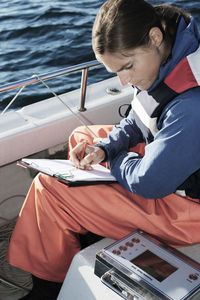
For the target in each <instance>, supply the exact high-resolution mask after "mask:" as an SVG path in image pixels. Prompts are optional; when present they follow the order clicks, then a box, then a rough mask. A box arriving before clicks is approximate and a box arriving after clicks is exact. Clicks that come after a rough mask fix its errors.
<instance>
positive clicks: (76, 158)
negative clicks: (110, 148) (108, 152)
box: [69, 142, 105, 170]
mask: <svg viewBox="0 0 200 300" xmlns="http://www.w3.org/2000/svg"><path fill="white" fill-rule="evenodd" d="M85 146H86V147H85ZM69 155H70V161H71V162H72V163H73V164H74V166H75V167H76V168H80V169H86V170H92V166H91V165H92V164H99V163H100V162H102V161H103V160H104V159H105V152H104V151H103V150H102V149H101V148H99V147H94V146H90V145H87V144H85V142H82V143H79V144H77V145H76V147H74V148H73V149H72V150H71V151H70V153H69Z"/></svg>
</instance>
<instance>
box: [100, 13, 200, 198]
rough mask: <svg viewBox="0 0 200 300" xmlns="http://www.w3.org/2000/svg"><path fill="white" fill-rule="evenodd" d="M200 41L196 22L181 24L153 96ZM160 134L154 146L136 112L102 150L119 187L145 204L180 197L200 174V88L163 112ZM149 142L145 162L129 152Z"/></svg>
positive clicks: (186, 93) (159, 127)
mask: <svg viewBox="0 0 200 300" xmlns="http://www.w3.org/2000/svg"><path fill="white" fill-rule="evenodd" d="M199 41H200V34H199V32H198V29H197V25H196V23H195V21H194V19H193V18H191V22H190V24H189V25H186V23H185V21H184V20H183V19H181V21H180V24H179V26H178V30H177V35H176V40H175V43H174V46H173V49H172V53H171V57H170V59H169V60H168V61H167V63H166V64H165V65H162V66H161V67H160V72H159V77H158V79H157V80H156V82H155V83H154V84H153V86H152V87H151V89H150V90H149V91H151V90H152V89H153V88H155V87H156V86H157V85H158V84H159V83H160V82H161V81H163V80H164V79H165V77H166V76H167V75H168V74H169V73H170V72H171V71H172V70H173V68H174V67H175V66H176V65H177V64H178V62H179V61H180V60H181V59H182V58H184V57H185V56H187V55H188V54H190V53H192V52H194V51H195V50H196V49H197V48H198V46H199ZM158 129H159V131H158V133H157V134H156V135H155V137H154V140H153V141H152V142H150V143H149V142H148V141H147V140H145V137H144V136H143V134H142V132H141V130H140V128H139V127H137V125H136V122H135V120H134V117H133V112H132V111H130V113H129V115H128V117H127V118H125V119H123V120H122V121H121V122H120V124H119V125H117V126H115V127H114V128H113V130H112V132H111V133H110V134H109V136H108V138H105V139H103V140H102V141H101V143H100V144H97V146H98V145H99V146H101V147H102V148H103V149H104V150H105V152H106V154H107V159H108V161H109V164H110V169H111V173H112V174H113V175H114V176H115V177H116V179H117V181H118V182H119V183H120V184H121V185H122V186H124V187H125V188H126V189H127V190H129V191H131V192H133V193H135V194H138V195H141V196H143V197H145V198H160V197H164V196H166V195H168V194H171V193H173V192H175V191H176V190H177V189H178V187H179V186H180V185H181V184H182V183H183V182H184V181H185V180H186V179H187V178H188V177H189V176H190V175H191V174H193V173H194V172H195V171H197V170H198V169H200V153H199V150H200V138H199V132H200V87H197V88H195V89H190V90H188V91H186V92H184V93H182V94H180V95H179V96H177V97H176V98H175V99H173V100H172V101H171V102H170V103H169V104H168V105H167V106H166V107H165V109H164V110H163V112H162V115H161V116H160V118H159V121H158ZM143 141H145V142H146V144H147V145H146V147H145V155H144V157H140V156H139V155H138V154H137V153H134V152H129V150H128V149H129V148H130V147H133V146H135V145H136V144H138V143H139V142H143Z"/></svg>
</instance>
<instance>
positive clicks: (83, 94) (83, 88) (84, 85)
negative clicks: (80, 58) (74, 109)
mask: <svg viewBox="0 0 200 300" xmlns="http://www.w3.org/2000/svg"><path fill="white" fill-rule="evenodd" d="M87 77H88V68H85V69H83V70H82V77H81V102H80V107H79V111H85V110H86V108H85V97H86V90H87Z"/></svg>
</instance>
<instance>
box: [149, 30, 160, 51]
mask: <svg viewBox="0 0 200 300" xmlns="http://www.w3.org/2000/svg"><path fill="white" fill-rule="evenodd" d="M149 38H150V41H151V45H154V46H156V47H159V46H160V45H161V43H162V41H163V34H162V32H161V30H160V29H159V28H158V27H152V28H151V29H150V31H149Z"/></svg>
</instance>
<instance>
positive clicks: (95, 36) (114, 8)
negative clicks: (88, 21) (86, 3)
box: [92, 0, 190, 55]
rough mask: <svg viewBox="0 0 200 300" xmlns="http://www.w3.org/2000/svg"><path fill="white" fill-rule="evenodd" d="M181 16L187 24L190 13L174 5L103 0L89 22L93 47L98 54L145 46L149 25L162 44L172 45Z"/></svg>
mask: <svg viewBox="0 0 200 300" xmlns="http://www.w3.org/2000/svg"><path fill="white" fill-rule="evenodd" d="M181 17H184V19H185V21H186V22H187V23H189V21H190V14H189V13H187V12H185V11H183V10H181V9H179V8H178V7H174V6H170V5H166V4H164V5H156V6H152V5H151V4H149V3H147V2H146V1H144V0H107V1H106V2H105V3H104V4H103V5H102V6H101V8H100V10H99V13H98V14H97V16H96V20H95V22H94V25H93V31H92V46H93V50H94V52H95V53H96V54H100V55H102V54H104V52H105V51H109V52H111V53H113V52H120V53H123V52H124V51H126V50H130V49H133V48H136V47H139V46H145V45H147V44H148V42H149V31H150V29H151V28H152V27H158V28H159V29H160V30H161V32H162V33H163V37H164V40H165V42H166V44H168V45H172V44H173V42H174V39H175V35H176V29H177V27H178V23H179V20H180V18H181Z"/></svg>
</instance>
